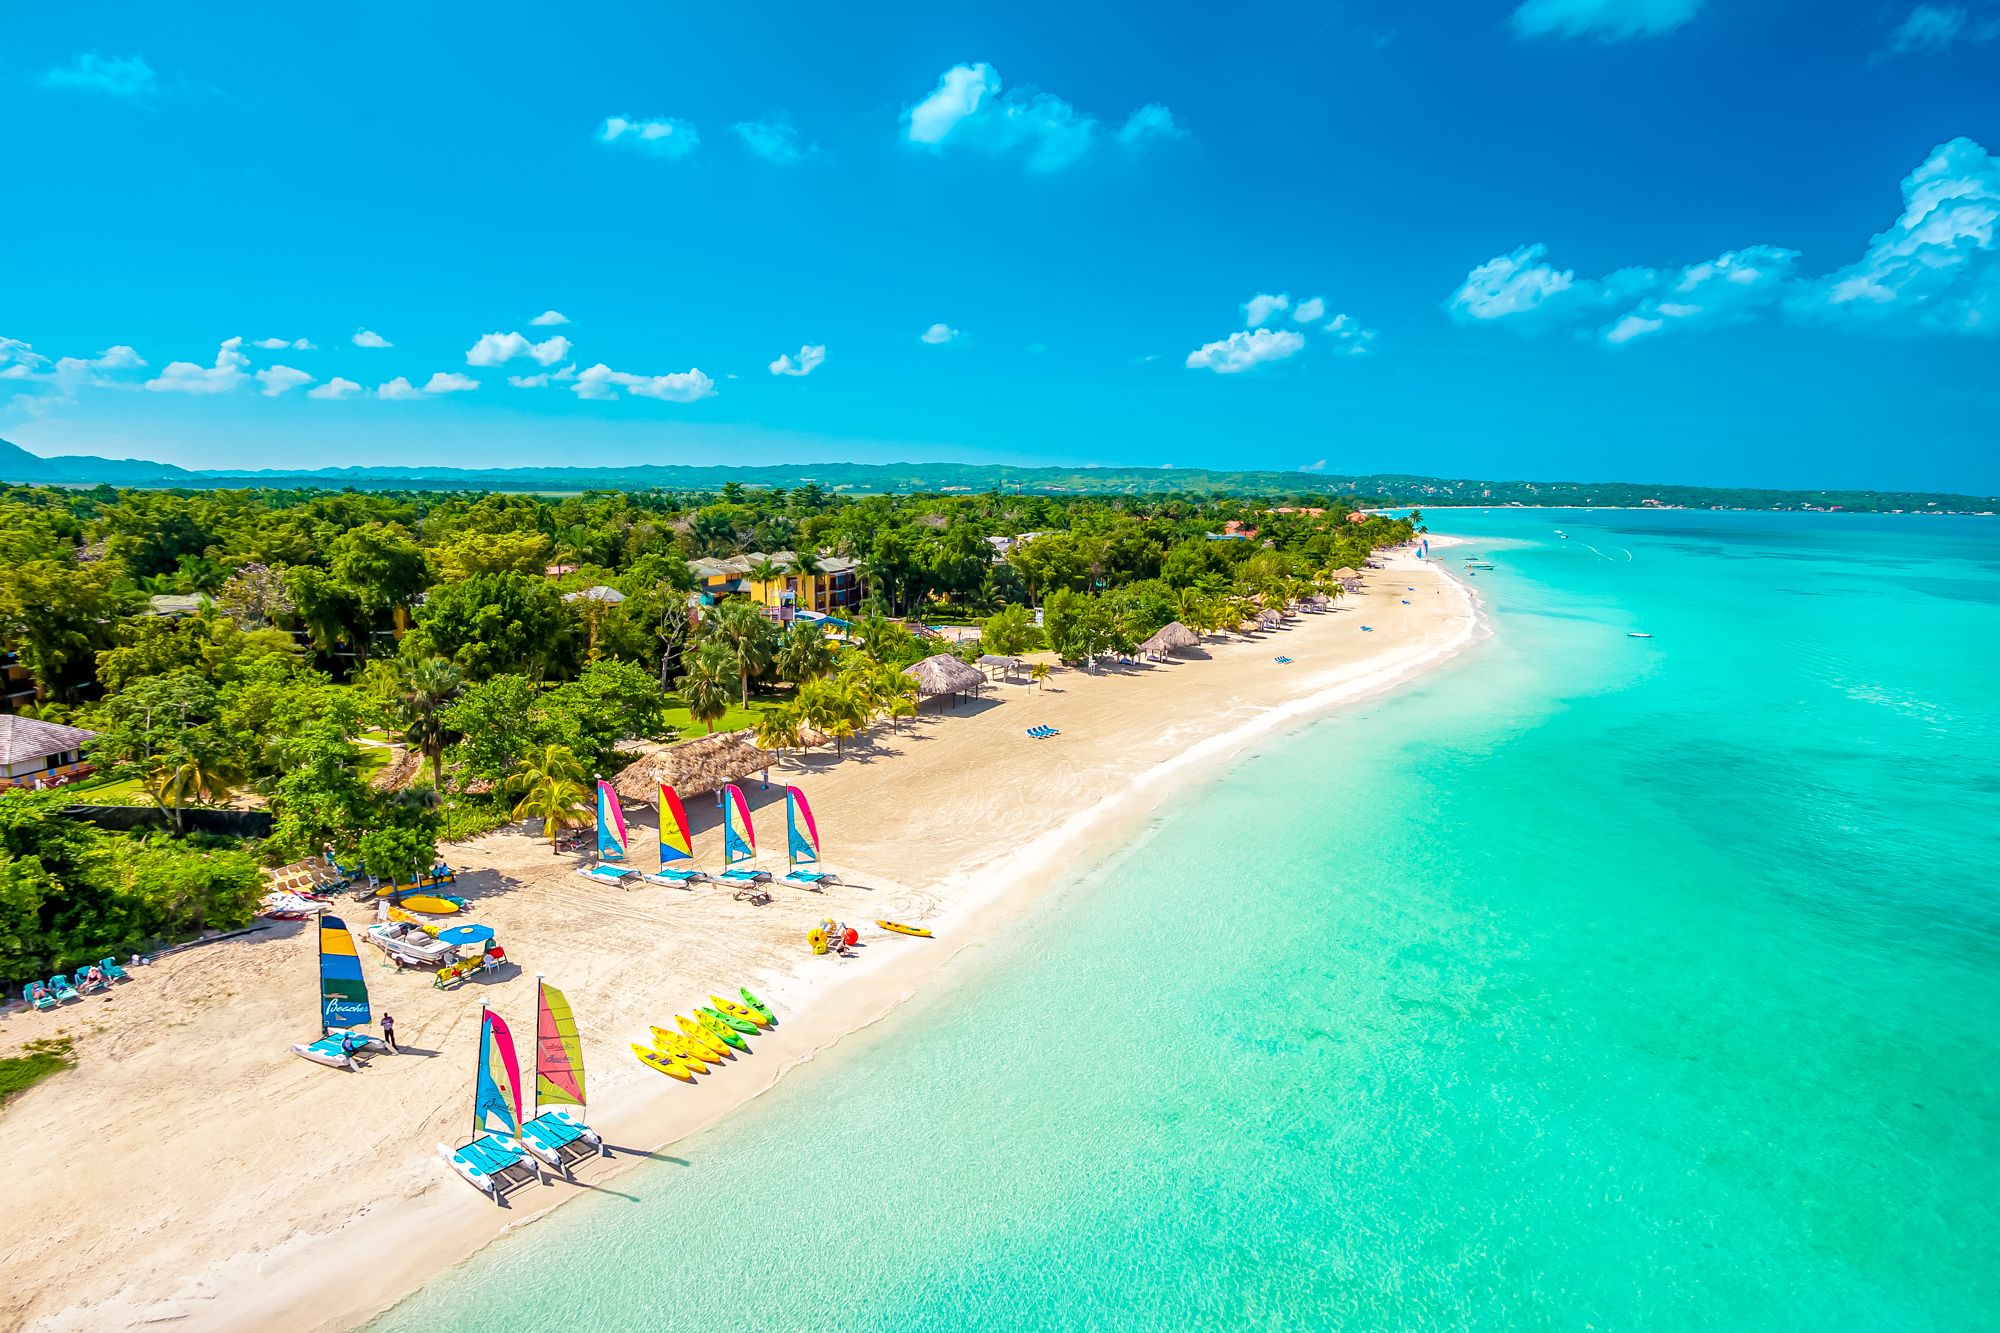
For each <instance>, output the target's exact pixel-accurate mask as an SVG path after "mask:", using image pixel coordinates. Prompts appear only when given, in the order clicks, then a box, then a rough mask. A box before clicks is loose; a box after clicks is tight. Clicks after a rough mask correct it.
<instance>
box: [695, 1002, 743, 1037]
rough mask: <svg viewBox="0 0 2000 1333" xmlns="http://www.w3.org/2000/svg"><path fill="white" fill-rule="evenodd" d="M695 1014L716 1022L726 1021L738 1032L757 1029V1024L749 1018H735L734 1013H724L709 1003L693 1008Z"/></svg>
mask: <svg viewBox="0 0 2000 1333" xmlns="http://www.w3.org/2000/svg"><path fill="white" fill-rule="evenodd" d="M695 1016H696V1017H697V1018H703V1017H706V1018H713V1019H714V1020H715V1021H716V1022H718V1023H727V1024H728V1025H729V1026H730V1027H733V1028H735V1029H736V1030H737V1031H738V1032H755V1031H756V1030H757V1025H756V1024H755V1023H752V1022H751V1021H750V1020H749V1019H747V1018H737V1017H735V1016H734V1015H731V1014H725V1013H723V1012H722V1011H721V1010H720V1009H716V1008H713V1007H711V1006H709V1005H703V1006H702V1007H701V1008H699V1009H697V1010H695Z"/></svg>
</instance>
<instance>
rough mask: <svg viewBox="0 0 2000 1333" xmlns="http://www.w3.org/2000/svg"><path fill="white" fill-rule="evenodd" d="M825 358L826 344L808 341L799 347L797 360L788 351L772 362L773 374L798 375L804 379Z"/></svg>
mask: <svg viewBox="0 0 2000 1333" xmlns="http://www.w3.org/2000/svg"><path fill="white" fill-rule="evenodd" d="M824 360H826V346H825V344H823V343H807V344H806V345H805V346H804V347H801V348H800V349H799V355H798V359H797V360H794V359H793V358H792V357H791V355H790V354H789V353H788V354H786V355H784V356H781V357H779V358H778V359H777V360H776V361H773V362H772V363H771V373H772V374H773V375H796V376H798V377H799V378H800V379H804V378H805V377H806V376H807V375H810V374H812V373H813V371H815V370H817V369H818V368H819V363H820V362H822V361H824Z"/></svg>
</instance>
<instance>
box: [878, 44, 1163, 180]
mask: <svg viewBox="0 0 2000 1333" xmlns="http://www.w3.org/2000/svg"><path fill="white" fill-rule="evenodd" d="M1175 132H1177V131H1176V130H1175V129H1174V125H1173V113H1172V112H1170V111H1168V110H1167V108H1165V107H1163V106H1160V105H1158V104H1157V103H1155V104H1149V105H1147V106H1144V107H1141V108H1140V109H1139V110H1138V111H1136V112H1134V113H1133V114H1132V117H1131V119H1129V120H1128V121H1127V122H1126V124H1125V128H1124V129H1122V130H1121V131H1120V132H1119V139H1120V142H1122V143H1125V144H1127V145H1128V146H1129V145H1137V144H1139V143H1141V142H1144V141H1145V140H1148V139H1152V138H1157V137H1160V136H1161V135H1163V134H1167V133H1175ZM1097 134H1098V124H1097V121H1096V120H1095V119H1094V118H1093V117H1091V116H1089V115H1086V114H1084V113H1082V112H1079V111H1078V110H1077V109H1076V108H1075V107H1073V106H1071V105H1070V104H1069V103H1068V102H1065V101H1064V100H1063V99H1062V98H1060V97H1057V96H1055V95H1054V94H1052V93H1044V92H1037V91H1035V90H1034V89H1032V88H1006V87H1004V86H1003V85H1002V83H1001V81H1000V73H999V71H998V70H996V69H994V68H993V66H991V65H989V64H986V63H985V62H984V61H981V62H979V63H976V64H970V65H953V66H952V67H951V68H950V69H948V70H946V71H945V72H944V73H943V74H942V75H940V76H939V78H938V83H937V87H936V88H933V89H932V90H931V92H930V95H929V96H927V97H925V98H924V99H923V100H922V101H921V102H918V103H917V104H916V105H915V106H912V107H907V108H905V109H904V111H903V136H904V138H905V139H906V140H907V141H908V142H910V143H913V144H916V145H918V146H920V147H924V148H930V149H933V150H938V151H942V150H944V149H946V148H952V147H958V148H967V149H971V150H973V151H975V152H981V153H987V154H990V155H992V156H995V157H1013V156H1018V157H1019V158H1020V159H1021V161H1022V163H1023V165H1025V166H1026V167H1027V168H1028V169H1029V170H1030V171H1057V170H1060V169H1061V168H1063V167H1066V166H1069V165H1070V164H1071V163H1073V162H1075V161H1077V160H1078V159H1079V158H1081V157H1083V156H1084V155H1085V154H1087V153H1088V152H1089V151H1090V150H1091V148H1092V146H1093V145H1094V144H1095V143H1096V142H1097ZM1128 135H1129V137H1127V136H1128Z"/></svg>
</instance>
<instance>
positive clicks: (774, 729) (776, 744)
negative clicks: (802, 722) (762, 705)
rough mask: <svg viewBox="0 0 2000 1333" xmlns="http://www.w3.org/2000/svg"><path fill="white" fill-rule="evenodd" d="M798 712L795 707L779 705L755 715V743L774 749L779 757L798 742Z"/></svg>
mask: <svg viewBox="0 0 2000 1333" xmlns="http://www.w3.org/2000/svg"><path fill="white" fill-rule="evenodd" d="M799 730H800V727H799V714H798V710H797V709H796V708H792V707H788V706H785V705H782V704H781V705H779V706H778V707H776V708H766V709H765V710H764V711H763V712H762V713H759V714H758V715H757V744H759V745H761V746H763V747H764V748H765V749H766V750H776V751H777V752H778V754H779V756H780V757H782V756H783V755H784V753H785V751H787V750H789V749H791V748H792V747H793V746H795V745H797V744H798V743H799Z"/></svg>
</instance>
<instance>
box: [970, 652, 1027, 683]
mask: <svg viewBox="0 0 2000 1333" xmlns="http://www.w3.org/2000/svg"><path fill="white" fill-rule="evenodd" d="M1023 665H1024V664H1023V663H1022V661H1021V659H1020V658H1018V657H1009V656H1007V654H1005V653H981V654H980V655H979V669H980V670H981V671H997V672H999V673H1000V674H1001V675H1003V676H1005V677H1006V678H1007V679H1009V680H1012V679H1013V678H1014V673H1015V672H1016V671H1019V670H1020V669H1021V667H1022V666H1023Z"/></svg>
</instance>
